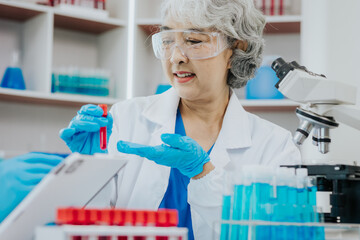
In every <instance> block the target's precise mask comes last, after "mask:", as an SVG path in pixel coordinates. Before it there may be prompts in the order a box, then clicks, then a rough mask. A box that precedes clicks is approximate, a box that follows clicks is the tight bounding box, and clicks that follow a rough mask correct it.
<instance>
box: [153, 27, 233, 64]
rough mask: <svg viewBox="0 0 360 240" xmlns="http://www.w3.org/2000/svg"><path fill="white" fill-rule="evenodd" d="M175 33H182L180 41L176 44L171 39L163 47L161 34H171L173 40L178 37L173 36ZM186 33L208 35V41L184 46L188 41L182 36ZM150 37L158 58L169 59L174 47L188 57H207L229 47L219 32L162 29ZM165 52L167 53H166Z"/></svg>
mask: <svg viewBox="0 0 360 240" xmlns="http://www.w3.org/2000/svg"><path fill="white" fill-rule="evenodd" d="M176 33H182V35H183V36H182V39H183V41H182V43H181V44H178V43H176V42H177V41H173V42H172V43H170V44H169V46H167V47H164V38H163V35H164V34H169V35H172V34H173V35H172V37H173V39H174V40H175V39H178V38H179V37H176V36H175V35H176ZM186 34H189V35H191V34H194V35H196V34H200V35H203V36H208V37H209V41H208V42H201V41H200V42H199V43H194V44H193V45H189V46H186V41H188V40H187V39H185V37H184V35H186ZM151 39H152V46H153V51H154V54H155V57H156V58H158V59H160V60H168V59H170V58H171V57H172V56H173V54H174V50H175V48H176V47H177V48H178V49H179V50H180V51H181V53H182V55H183V56H185V57H187V58H188V59H208V58H212V57H216V56H217V55H219V54H220V53H221V52H223V51H224V50H225V49H226V48H228V47H229V46H228V44H227V41H226V39H225V37H224V35H223V34H222V33H220V32H202V31H197V30H185V29H177V30H164V31H160V32H158V33H156V34H154V35H152V37H151ZM189 41H191V40H189ZM201 48H202V49H201ZM196 51H197V52H196ZM166 52H167V53H168V54H166ZM202 55H204V56H202Z"/></svg>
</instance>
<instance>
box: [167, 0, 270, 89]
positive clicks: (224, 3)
mask: <svg viewBox="0 0 360 240" xmlns="http://www.w3.org/2000/svg"><path fill="white" fill-rule="evenodd" d="M161 9H162V13H161V16H162V19H163V20H165V18H166V17H167V16H171V18H172V19H175V20H176V21H178V22H189V23H191V24H192V25H194V26H195V27H198V28H210V29H215V30H217V31H219V32H221V33H223V34H224V35H225V36H226V37H227V41H228V44H229V46H234V44H235V42H236V41H237V40H242V41H246V42H247V49H246V51H243V50H241V49H237V48H236V49H233V55H232V56H231V59H230V62H231V69H230V71H229V73H228V79H227V84H228V85H229V86H230V87H232V88H241V87H243V86H245V85H246V83H247V82H248V80H250V79H251V78H253V77H254V75H255V71H256V69H257V68H258V67H259V66H260V64H261V61H262V52H263V49H264V39H263V38H262V33H263V29H264V27H265V17H264V16H263V14H262V13H261V12H260V11H258V10H257V9H256V8H255V6H254V3H253V0H164V1H163V3H162V8H161Z"/></svg>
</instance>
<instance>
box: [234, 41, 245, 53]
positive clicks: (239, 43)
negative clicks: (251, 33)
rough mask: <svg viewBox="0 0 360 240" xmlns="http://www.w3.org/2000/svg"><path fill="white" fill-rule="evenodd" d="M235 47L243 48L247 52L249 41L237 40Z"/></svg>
mask: <svg viewBox="0 0 360 240" xmlns="http://www.w3.org/2000/svg"><path fill="white" fill-rule="evenodd" d="M234 48H237V49H240V50H243V51H244V52H246V50H247V48H248V43H247V41H245V40H244V41H242V40H237V41H236V42H235V44H234Z"/></svg>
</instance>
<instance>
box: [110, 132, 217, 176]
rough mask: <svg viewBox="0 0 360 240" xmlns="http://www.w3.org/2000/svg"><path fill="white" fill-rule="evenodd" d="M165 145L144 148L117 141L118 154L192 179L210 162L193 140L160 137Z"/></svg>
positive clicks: (168, 135) (167, 136)
mask: <svg viewBox="0 0 360 240" xmlns="http://www.w3.org/2000/svg"><path fill="white" fill-rule="evenodd" d="M161 140H162V141H163V142H164V143H165V144H162V145H159V146H146V145H141V144H136V143H131V142H126V141H119V142H118V143H117V149H118V151H119V152H123V153H129V154H136V155H138V156H141V157H145V158H147V159H149V160H153V161H154V162H156V163H157V164H161V165H165V166H168V167H172V168H177V169H179V171H180V172H181V173H182V174H184V175H185V176H187V177H189V178H192V177H194V176H196V175H198V174H200V173H201V172H202V171H203V165H204V164H205V163H207V162H208V161H210V158H209V155H208V154H207V153H206V152H205V151H204V149H203V148H202V147H201V146H200V145H199V144H198V143H197V142H196V141H194V140H193V139H191V138H189V137H186V136H185V137H183V136H181V135H178V134H169V133H165V134H162V135H161Z"/></svg>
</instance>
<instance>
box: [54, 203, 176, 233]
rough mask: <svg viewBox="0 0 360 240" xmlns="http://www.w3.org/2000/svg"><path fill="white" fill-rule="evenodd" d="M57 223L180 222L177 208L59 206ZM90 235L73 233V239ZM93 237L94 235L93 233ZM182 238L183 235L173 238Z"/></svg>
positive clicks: (160, 224) (142, 224) (162, 224)
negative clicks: (139, 208)
mask: <svg viewBox="0 0 360 240" xmlns="http://www.w3.org/2000/svg"><path fill="white" fill-rule="evenodd" d="M56 223H57V224H58V225H88V226H89V225H101V226H104V225H105V226H126V227H176V226H177V224H178V213H177V210H173V209H161V210H158V211H150V210H131V209H83V208H74V207H68V208H59V209H58V210H57V218H56ZM89 237H90V234H89V235H88V236H83V235H81V236H80V235H73V236H71V238H70V239H71V240H84V239H87V240H88V239H89ZM91 237H94V236H93V235H91ZM116 237H117V238H114V239H117V240H128V239H130V238H128V237H127V235H123V236H120V235H118V236H116ZM94 239H96V240H111V239H112V236H96V238H94ZM134 239H135V240H147V239H154V240H155V239H156V240H170V238H169V237H167V236H156V237H154V236H152V238H147V236H135V237H134ZM171 239H174V240H180V239H181V237H176V238H171Z"/></svg>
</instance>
